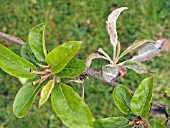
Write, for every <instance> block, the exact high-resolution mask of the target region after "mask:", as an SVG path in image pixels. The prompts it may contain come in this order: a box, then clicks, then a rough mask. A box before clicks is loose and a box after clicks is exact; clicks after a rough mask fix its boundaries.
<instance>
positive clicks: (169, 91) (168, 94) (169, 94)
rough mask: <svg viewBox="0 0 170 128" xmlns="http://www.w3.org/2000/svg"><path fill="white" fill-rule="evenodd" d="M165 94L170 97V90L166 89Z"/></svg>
mask: <svg viewBox="0 0 170 128" xmlns="http://www.w3.org/2000/svg"><path fill="white" fill-rule="evenodd" d="M165 93H166V94H167V96H169V97H170V88H168V89H166V91H165Z"/></svg>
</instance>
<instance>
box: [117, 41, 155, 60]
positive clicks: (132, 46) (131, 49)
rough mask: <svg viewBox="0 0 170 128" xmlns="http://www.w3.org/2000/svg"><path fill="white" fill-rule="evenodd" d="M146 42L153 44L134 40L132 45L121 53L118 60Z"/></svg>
mask: <svg viewBox="0 0 170 128" xmlns="http://www.w3.org/2000/svg"><path fill="white" fill-rule="evenodd" d="M148 42H153V41H152V40H135V42H134V43H133V44H131V45H130V46H129V47H128V48H127V49H126V50H125V51H123V52H122V53H121V54H120V56H119V59H120V58H122V57H123V56H125V55H126V54H128V53H130V52H131V51H133V50H135V49H136V48H138V47H140V46H141V45H143V44H145V43H148Z"/></svg>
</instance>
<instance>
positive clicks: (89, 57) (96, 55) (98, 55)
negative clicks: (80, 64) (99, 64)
mask: <svg viewBox="0 0 170 128" xmlns="http://www.w3.org/2000/svg"><path fill="white" fill-rule="evenodd" d="M97 58H102V59H106V60H107V58H106V57H104V56H102V55H100V54H98V53H92V54H90V55H89V56H88V57H87V59H86V66H87V68H89V67H90V65H91V63H92V60H94V59H97Z"/></svg>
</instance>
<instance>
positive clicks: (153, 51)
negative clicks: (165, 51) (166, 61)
mask: <svg viewBox="0 0 170 128" xmlns="http://www.w3.org/2000/svg"><path fill="white" fill-rule="evenodd" d="M165 42H166V39H162V40H157V41H156V42H155V43H149V44H147V45H145V46H144V47H143V48H141V49H140V50H139V53H138V55H136V56H134V57H133V58H132V59H131V60H136V61H139V62H143V61H147V60H150V59H151V58H153V57H155V56H156V55H158V54H159V53H160V51H161V49H162V48H163V46H164V44H165Z"/></svg>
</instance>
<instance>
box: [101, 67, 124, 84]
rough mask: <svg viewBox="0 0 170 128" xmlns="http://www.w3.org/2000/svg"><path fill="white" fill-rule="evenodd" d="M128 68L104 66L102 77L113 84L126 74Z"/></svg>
mask: <svg viewBox="0 0 170 128" xmlns="http://www.w3.org/2000/svg"><path fill="white" fill-rule="evenodd" d="M126 72H127V71H126V68H125V67H123V66H120V65H117V66H116V67H113V66H112V65H105V66H102V77H103V79H104V80H105V81H107V82H111V81H115V80H118V79H119V78H121V77H122V76H123V75H125V74H126Z"/></svg>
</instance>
